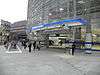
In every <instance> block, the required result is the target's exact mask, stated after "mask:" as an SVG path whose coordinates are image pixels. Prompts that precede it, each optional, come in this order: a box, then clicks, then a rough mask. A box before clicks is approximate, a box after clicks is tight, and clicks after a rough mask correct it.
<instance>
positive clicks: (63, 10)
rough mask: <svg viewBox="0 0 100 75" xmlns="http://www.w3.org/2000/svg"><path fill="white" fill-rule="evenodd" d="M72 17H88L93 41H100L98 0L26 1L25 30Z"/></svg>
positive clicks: (99, 2) (99, 8)
mask: <svg viewBox="0 0 100 75" xmlns="http://www.w3.org/2000/svg"><path fill="white" fill-rule="evenodd" d="M88 15H89V17H87V16H88ZM74 18H85V19H87V18H89V19H90V20H91V21H90V24H91V27H90V28H91V30H92V34H93V41H99V42H100V0H29V1H28V13H27V21H28V23H27V31H29V32H30V31H31V27H32V26H36V25H40V24H46V23H51V22H56V21H60V20H64V19H74ZM84 29H86V28H85V27H83V28H82V31H83V32H82V33H83V35H84V31H85V30H84ZM88 29H89V28H88ZM95 36H96V38H95ZM96 39H98V40H96Z"/></svg>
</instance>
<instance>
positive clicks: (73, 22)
mask: <svg viewBox="0 0 100 75" xmlns="http://www.w3.org/2000/svg"><path fill="white" fill-rule="evenodd" d="M86 23H87V21H86V20H85V19H68V20H62V21H58V22H52V23H48V24H41V25H38V26H33V27H32V31H38V30H48V29H50V28H59V27H62V26H64V25H65V26H68V27H69V26H79V25H85V24H86Z"/></svg>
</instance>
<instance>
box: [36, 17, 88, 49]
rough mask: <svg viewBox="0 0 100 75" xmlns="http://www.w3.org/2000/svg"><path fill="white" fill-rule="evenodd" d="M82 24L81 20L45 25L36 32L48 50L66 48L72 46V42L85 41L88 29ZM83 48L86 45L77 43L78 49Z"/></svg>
mask: <svg viewBox="0 0 100 75" xmlns="http://www.w3.org/2000/svg"><path fill="white" fill-rule="evenodd" d="M82 22H83V21H82ZM82 22H81V19H78V20H64V21H61V22H55V23H51V24H45V25H43V27H42V28H41V29H40V28H39V30H36V31H35V32H36V33H37V35H38V40H39V39H40V40H41V39H42V41H43V42H44V45H45V46H46V47H47V48H51V47H52V48H66V46H71V45H72V42H75V41H76V42H83V41H85V36H84V35H85V29H86V28H85V25H84V24H83V23H82ZM40 27H41V26H40ZM35 28H36V27H35ZM37 29H38V28H37ZM41 37H42V38H41ZM82 46H84V45H83V44H80V43H76V47H78V48H82Z"/></svg>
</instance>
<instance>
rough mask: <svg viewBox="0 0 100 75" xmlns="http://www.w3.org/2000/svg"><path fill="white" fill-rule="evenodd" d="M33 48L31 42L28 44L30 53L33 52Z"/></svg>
mask: <svg viewBox="0 0 100 75" xmlns="http://www.w3.org/2000/svg"><path fill="white" fill-rule="evenodd" d="M31 46H32V43H31V41H29V43H28V47H29V52H31Z"/></svg>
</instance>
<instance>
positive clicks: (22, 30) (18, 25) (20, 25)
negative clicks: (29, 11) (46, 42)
mask: <svg viewBox="0 0 100 75" xmlns="http://www.w3.org/2000/svg"><path fill="white" fill-rule="evenodd" d="M26 24H27V21H26V20H23V21H18V22H15V23H13V24H12V25H11V31H10V32H11V33H12V34H14V35H15V36H16V37H26Z"/></svg>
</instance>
